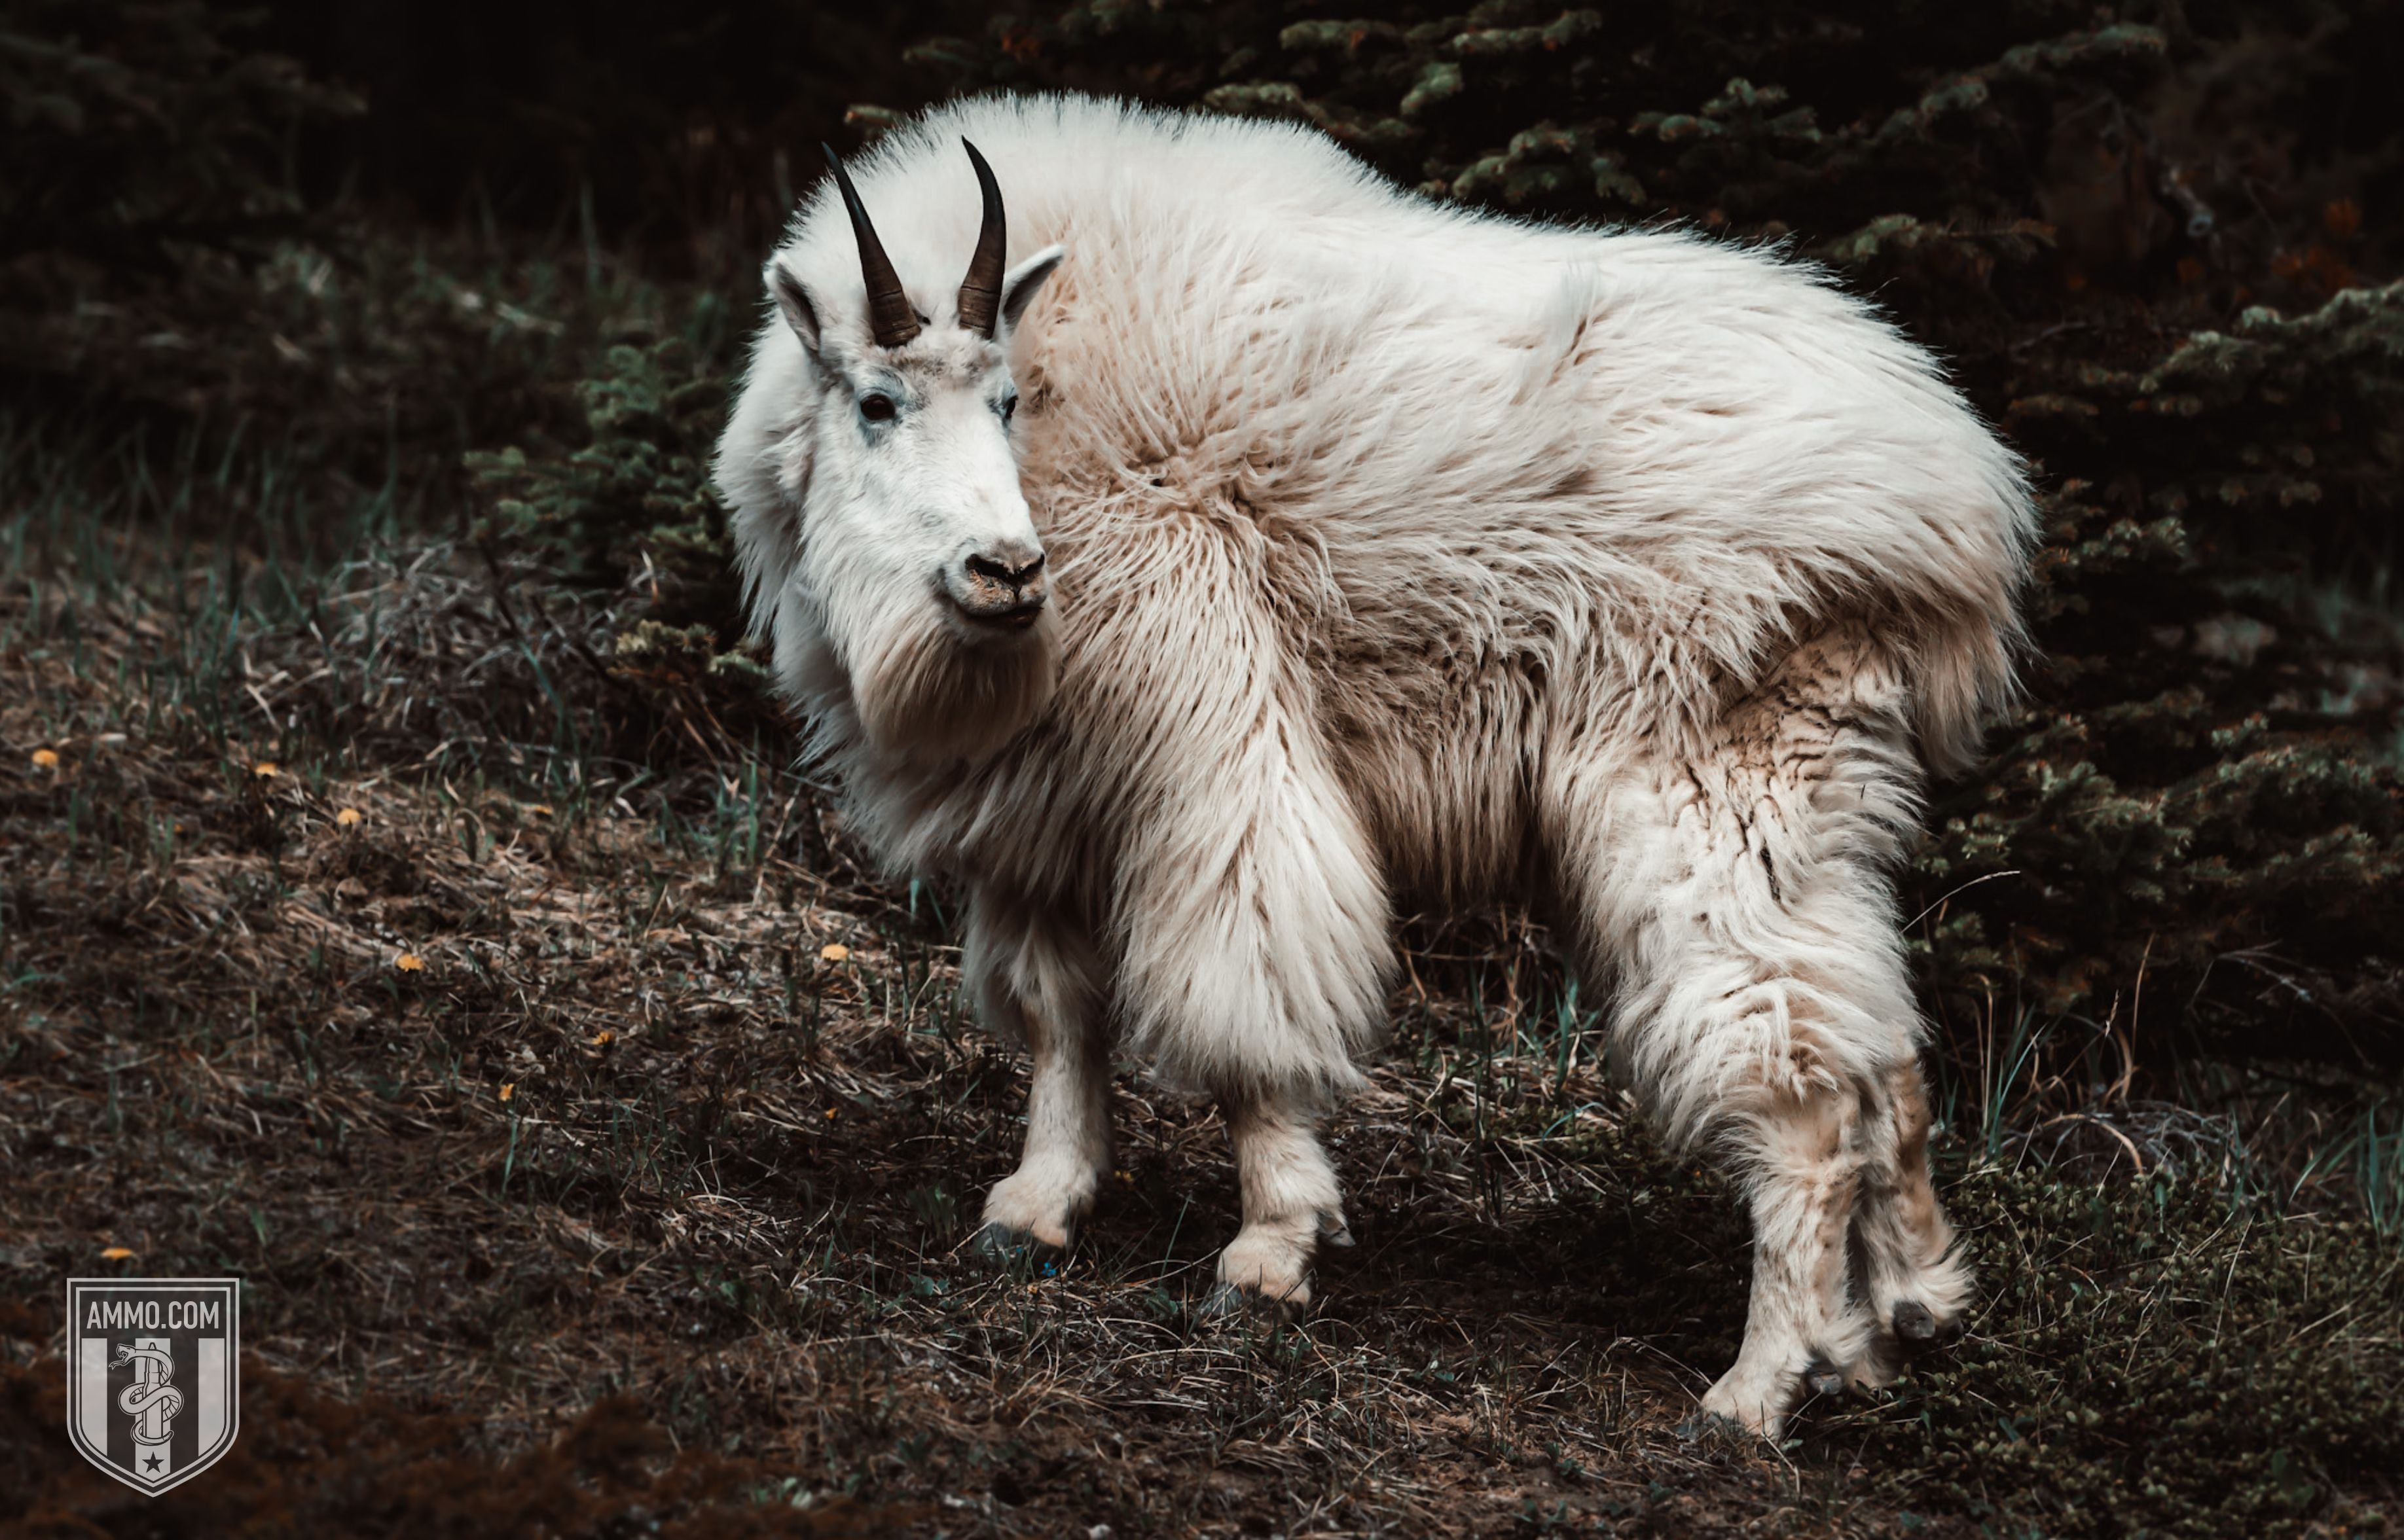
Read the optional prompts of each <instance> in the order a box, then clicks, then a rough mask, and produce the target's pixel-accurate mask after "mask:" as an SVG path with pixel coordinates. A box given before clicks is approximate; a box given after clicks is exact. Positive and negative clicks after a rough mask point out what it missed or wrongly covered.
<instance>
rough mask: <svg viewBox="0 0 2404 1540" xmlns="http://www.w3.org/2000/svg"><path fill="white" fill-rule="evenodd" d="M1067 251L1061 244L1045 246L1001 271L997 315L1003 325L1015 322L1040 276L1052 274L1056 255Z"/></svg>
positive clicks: (1039, 284)
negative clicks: (999, 308) (999, 305)
mask: <svg viewBox="0 0 2404 1540" xmlns="http://www.w3.org/2000/svg"><path fill="white" fill-rule="evenodd" d="M1068 255H1069V251H1068V248H1067V247H1065V246H1057V245H1053V246H1046V247H1044V248H1043V249H1042V250H1041V251H1039V252H1037V253H1036V254H1035V255H1034V256H1032V257H1028V258H1027V260H1026V261H1024V262H1021V263H1019V264H1018V266H1016V267H1014V268H1013V269H1011V270H1010V271H1008V272H1006V273H1004V274H1002V277H1001V319H1002V322H1003V324H1004V325H1006V326H1016V325H1018V318H1019V316H1020V315H1022V314H1024V313H1025V312H1026V311H1027V304H1028V302H1029V301H1031V300H1032V299H1033V298H1035V291H1036V290H1037V289H1040V288H1041V287H1042V286H1043V280H1045V279H1046V278H1049V277H1051V276H1052V270H1053V269H1054V268H1056V267H1058V266H1059V265H1060V258H1062V257H1066V256H1068Z"/></svg>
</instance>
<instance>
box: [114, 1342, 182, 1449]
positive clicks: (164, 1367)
mask: <svg viewBox="0 0 2404 1540" xmlns="http://www.w3.org/2000/svg"><path fill="white" fill-rule="evenodd" d="M117 1362H118V1363H119V1365H125V1364H136V1363H138V1364H142V1365H144V1366H147V1367H149V1368H151V1369H153V1370H155V1371H156V1372H155V1373H152V1374H146V1375H144V1376H143V1377H142V1378H141V1379H138V1380H135V1381H134V1382H133V1383H132V1384H130V1385H128V1386H126V1387H125V1389H124V1390H122V1391H120V1392H119V1393H118V1396H117V1409H118V1410H119V1411H122V1412H124V1413H125V1414H126V1415H127V1416H129V1417H132V1418H133V1420H134V1436H135V1437H136V1438H140V1439H143V1440H144V1441H146V1442H149V1443H157V1442H160V1441H161V1440H163V1439H164V1438H165V1437H166V1436H167V1424H168V1423H169V1422H173V1421H175V1414H176V1413H177V1412H179V1411H182V1410H183V1409H184V1393H183V1392H182V1391H179V1390H177V1389H176V1388H175V1386H173V1385H171V1384H169V1383H168V1382H167V1381H168V1380H171V1379H173V1378H174V1377H175V1360H174V1359H173V1358H171V1357H169V1356H168V1355H167V1353H165V1352H164V1351H163V1350H161V1349H159V1348H137V1347H133V1346H132V1345H130V1344H120V1345H119V1348H118V1350H117ZM137 1372H138V1371H137ZM146 1424H147V1425H146Z"/></svg>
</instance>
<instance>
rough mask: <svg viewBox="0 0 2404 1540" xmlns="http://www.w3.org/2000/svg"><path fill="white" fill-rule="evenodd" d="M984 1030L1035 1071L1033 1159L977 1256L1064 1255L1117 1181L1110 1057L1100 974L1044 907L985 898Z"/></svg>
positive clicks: (991, 1206) (973, 945) (978, 943)
mask: <svg viewBox="0 0 2404 1540" xmlns="http://www.w3.org/2000/svg"><path fill="white" fill-rule="evenodd" d="M963 966H964V971H965V972H966V973H967V975H968V978H969V979H970V982H971V986H972V987H973V989H974V991H975V994H976V1000H977V1006H978V1010H979V1013H980V1014H981V1015H982V1016H983V1017H984V1020H985V1025H986V1026H987V1027H988V1028H989V1029H990V1030H992V1031H993V1032H995V1033H996V1034H999V1035H1000V1036H1002V1037H1004V1038H1006V1039H1015V1040H1017V1041H1018V1042H1021V1043H1023V1044H1025V1045H1026V1047H1027V1053H1028V1055H1029V1057H1031V1058H1032V1059H1033V1060H1034V1061H1035V1073H1034V1079H1033V1083H1032V1085H1031V1086H1030V1087H1029V1088H1028V1090H1027V1147H1026V1153H1025V1154H1024V1155H1023V1156H1022V1157H1021V1158H1020V1160H1019V1163H1018V1170H1017V1171H1015V1172H1012V1173H1011V1174H1010V1175H1008V1176H1006V1177H1004V1178H1002V1180H1001V1181H999V1183H997V1184H995V1186H994V1188H993V1191H992V1192H990V1193H988V1194H987V1195H986V1197H985V1223H984V1226H983V1228H980V1229H979V1230H978V1231H977V1233H976V1237H975V1240H974V1242H973V1244H974V1246H975V1248H976V1249H977V1250H978V1251H980V1252H984V1253H986V1254H989V1255H1001V1254H1008V1253H1010V1252H1013V1251H1016V1250H1018V1249H1020V1248H1021V1247H1024V1246H1026V1245H1027V1243H1029V1242H1034V1243H1036V1244H1039V1245H1044V1246H1054V1247H1058V1248H1060V1249H1063V1250H1065V1249H1067V1247H1068V1245H1069V1242H1071V1241H1072V1240H1074V1239H1075V1238H1076V1230H1077V1225H1078V1223H1079V1221H1081V1220H1083V1218H1084V1216H1085V1214H1086V1213H1087V1212H1088V1211H1089V1210H1090V1209H1092V1207H1093V1205H1094V1196H1095V1194H1096V1192H1097V1190H1098V1189H1099V1187H1100V1186H1101V1181H1102V1178H1103V1177H1104V1176H1105V1175H1106V1174H1108V1172H1109V1171H1110V1169H1111V1122H1110V1107H1111V1047H1110V1039H1109V1036H1108V1034H1106V1033H1105V1031H1104V1030H1103V1026H1102V1009H1101V999H1100V990H1099V987H1098V984H1097V980H1098V978H1100V968H1099V964H1097V961H1096V959H1095V956H1094V953H1093V949H1092V946H1091V944H1090V942H1089V940H1088V939H1087V937H1086V936H1085V933H1084V932H1083V929H1082V928H1081V927H1079V926H1078V925H1076V924H1075V923H1073V922H1071V921H1069V920H1068V919H1067V918H1066V917H1064V916H1061V915H1058V914H1055V913H1052V912H1050V911H1048V910H1045V909H1041V908H1039V907H1037V906H1034V905H1029V904H1020V903H1013V902H1010V901H1007V900H1004V899H1001V898H999V896H998V895H989V894H985V893H982V892H980V893H979V894H977V895H975V897H974V898H973V900H972V901H971V905H970V911H969V936H968V947H967V951H966V955H965V958H964V963H963Z"/></svg>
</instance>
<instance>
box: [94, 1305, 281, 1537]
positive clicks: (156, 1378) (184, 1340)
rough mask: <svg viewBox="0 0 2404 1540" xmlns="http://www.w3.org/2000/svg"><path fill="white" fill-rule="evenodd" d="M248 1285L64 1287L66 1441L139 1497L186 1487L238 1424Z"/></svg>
mask: <svg viewBox="0 0 2404 1540" xmlns="http://www.w3.org/2000/svg"><path fill="white" fill-rule="evenodd" d="M241 1312H242V1281H241V1280H240V1279H237V1278H70V1279H69V1280H67V1437H68V1438H69V1439H70V1440H71V1441H73V1443H74V1444H75V1447H76V1448H77V1450H81V1451H82V1453H83V1457H84V1458H85V1459H87V1460H89V1461H91V1463H92V1464H95V1465H98V1466H99V1467H100V1468H101V1469H102V1470H105V1471H106V1472H107V1473H108V1474H109V1475H111V1476H114V1477H115V1478H118V1479H119V1481H122V1482H124V1483H125V1484H126V1485H127V1486H129V1487H132V1488H133V1490H134V1491H142V1492H149V1493H152V1494H154V1495H155V1494H157V1493H159V1492H162V1491H166V1490H167V1489H168V1488H170V1487H173V1486H175V1485H177V1484H178V1483H180V1482H183V1481H188V1480H189V1479H191V1478H193V1477H195V1476H198V1475H200V1474H201V1472H203V1471H204V1470H206V1469H208V1468H209V1467H210V1466H211V1465H213V1464H216V1463H217V1460H218V1458H219V1457H220V1456H222V1455H223V1454H224V1453H225V1451H226V1450H230V1449H231V1448H233V1436H234V1432H235V1429H236V1427H237V1426H238V1424H239V1422H240V1421H241V1409H242V1408H241V1396H240V1394H239V1392H240V1389H241V1386H240V1382H239V1381H240V1377H241V1369H240V1367H239V1365H238V1364H237V1363H236V1359H237V1357H238V1350H239V1348H240V1346H241V1342H242V1329H241Z"/></svg>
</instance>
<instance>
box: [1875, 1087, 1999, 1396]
mask: <svg viewBox="0 0 2404 1540" xmlns="http://www.w3.org/2000/svg"><path fill="white" fill-rule="evenodd" d="M1928 1123H1929V1117H1928V1092H1927V1089H1926V1087H1925V1086H1924V1085H1923V1084H1922V1081H1921V1077H1920V1066H1919V1065H1918V1064H1916V1063H1899V1064H1895V1065H1893V1066H1891V1067H1890V1068H1889V1069H1888V1070H1887V1072H1886V1075H1885V1079H1884V1083H1883V1084H1882V1085H1881V1086H1880V1087H1879V1088H1878V1089H1877V1093H1876V1094H1875V1095H1874V1096H1873V1097H1872V1098H1871V1100H1870V1103H1869V1105H1868V1107H1867V1108H1866V1111H1865V1115H1864V1124H1865V1134H1866V1139H1865V1144H1866V1146H1867V1148H1868V1151H1869V1158H1868V1160H1867V1161H1866V1165H1865V1168H1864V1171H1863V1182H1862V1198H1861V1206H1860V1210H1859V1212H1858V1213H1857V1214H1855V1216H1854V1220H1853V1236H1854V1240H1855V1241H1856V1242H1858V1244H1859V1248H1860V1252H1861V1260H1862V1275H1863V1276H1862V1282H1863V1286H1864V1289H1865V1291H1866V1293H1867V1295H1868V1297H1869V1302H1870V1309H1871V1311H1872V1312H1873V1313H1874V1314H1875V1315H1876V1316H1877V1318H1878V1321H1879V1324H1880V1326H1881V1327H1882V1328H1884V1330H1885V1331H1886V1333H1887V1334H1888V1336H1889V1339H1890V1340H1891V1342H1892V1343H1893V1344H1894V1346H1897V1347H1899V1348H1901V1349H1902V1350H1904V1351H1906V1352H1908V1351H1910V1350H1913V1349H1916V1348H1920V1347H1923V1346H1925V1345H1927V1344H1929V1343H1931V1342H1936V1341H1939V1340H1942V1339H1946V1338H1949V1337H1951V1336H1952V1335H1954V1334H1955V1333H1957V1332H1959V1331H1960V1330H1961V1325H1962V1312H1963V1310H1964V1307H1965V1306H1966V1305H1967V1304H1968V1303H1969V1298H1970V1290H1971V1281H1970V1269H1968V1267H1967V1266H1965V1265H1964V1262H1963V1260H1962V1257H1961V1255H1960V1253H1959V1251H1958V1250H1957V1249H1956V1247H1955V1245H1954V1242H1953V1227H1952V1225H1951V1223H1950V1222H1949V1221H1948V1220H1947V1219H1946V1217H1945V1211H1944V1209H1943V1208H1942V1207H1940V1206H1939V1205H1938V1203H1937V1201H1936V1188H1935V1186H1933V1185H1932V1184H1931V1183H1930V1181H1929V1176H1928ZM1883 1367H1892V1366H1883ZM1878 1378H1882V1376H1880V1377H1878Z"/></svg>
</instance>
